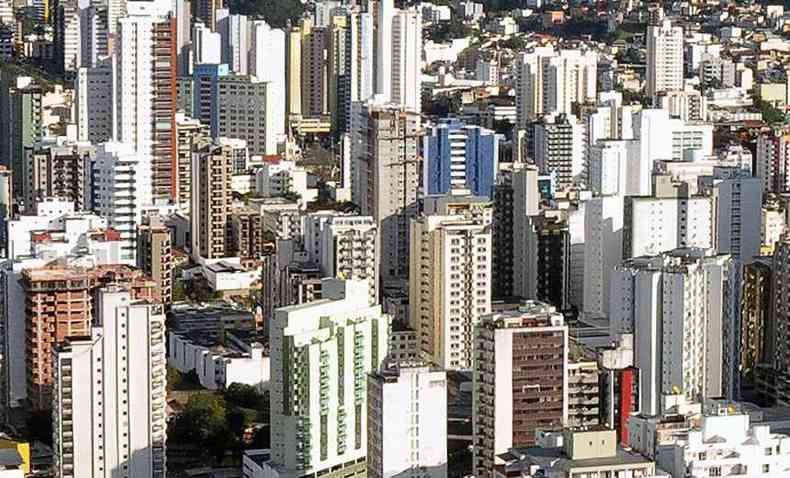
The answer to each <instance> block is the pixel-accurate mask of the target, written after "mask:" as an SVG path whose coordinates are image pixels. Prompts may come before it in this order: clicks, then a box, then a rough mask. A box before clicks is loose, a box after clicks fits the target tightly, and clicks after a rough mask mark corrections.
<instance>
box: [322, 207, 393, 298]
mask: <svg viewBox="0 0 790 478" xmlns="http://www.w3.org/2000/svg"><path fill="white" fill-rule="evenodd" d="M376 238H377V234H376V224H375V223H374V222H373V218H372V217H370V216H332V217H329V218H328V219H327V221H326V222H324V223H323V225H322V227H321V239H320V244H321V245H320V249H321V254H320V257H319V265H320V266H321V272H322V274H323V276H324V277H337V278H339V279H353V280H366V281H368V282H370V285H371V287H370V293H371V296H370V300H371V304H377V303H379V301H378V273H377V272H378V268H377V267H376V260H377V259H378V255H377V254H376Z"/></svg>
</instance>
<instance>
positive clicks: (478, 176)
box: [423, 118, 500, 197]
mask: <svg viewBox="0 0 790 478" xmlns="http://www.w3.org/2000/svg"><path fill="white" fill-rule="evenodd" d="M499 141H500V136H499V135H497V134H496V133H494V132H493V131H491V130H489V129H485V128H481V127H479V126H467V125H465V124H464V123H463V122H461V121H460V120H458V119H455V118H448V119H444V120H441V121H440V122H439V123H438V124H435V125H433V126H429V127H428V131H427V132H426V135H425V136H424V138H423V190H424V192H425V194H446V193H448V192H450V190H451V189H458V188H464V189H469V190H471V191H472V194H474V195H475V196H485V197H492V193H493V188H494V183H495V181H496V171H497V163H498V155H499Z"/></svg>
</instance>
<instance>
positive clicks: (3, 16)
mask: <svg viewBox="0 0 790 478" xmlns="http://www.w3.org/2000/svg"><path fill="white" fill-rule="evenodd" d="M15 21H16V19H15V17H14V7H13V2H12V1H11V0H0V23H2V24H5V25H13V24H14V22H15Z"/></svg>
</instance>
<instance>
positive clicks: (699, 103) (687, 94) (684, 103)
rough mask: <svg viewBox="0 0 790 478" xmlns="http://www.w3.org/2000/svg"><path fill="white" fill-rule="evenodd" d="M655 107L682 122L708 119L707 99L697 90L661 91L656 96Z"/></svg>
mask: <svg viewBox="0 0 790 478" xmlns="http://www.w3.org/2000/svg"><path fill="white" fill-rule="evenodd" d="M656 107H658V108H661V109H662V110H667V111H669V115H670V116H671V117H673V118H678V119H681V120H683V121H706V120H707V119H708V98H707V97H706V96H702V93H700V92H699V91H697V90H690V91H689V90H683V91H677V90H675V91H663V92H661V93H659V94H658V97H657V99H656Z"/></svg>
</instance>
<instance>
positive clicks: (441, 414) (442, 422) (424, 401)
mask: <svg viewBox="0 0 790 478" xmlns="http://www.w3.org/2000/svg"><path fill="white" fill-rule="evenodd" d="M367 390H368V470H367V473H368V476H369V477H371V478H394V477H399V478H418V477H420V478H446V477H447V465H448V462H447V375H446V373H445V372H444V371H443V370H435V369H432V368H431V367H427V366H421V365H416V364H415V365H412V364H400V365H398V364H393V365H391V366H389V367H387V366H385V367H383V368H382V369H381V370H379V371H374V372H372V373H371V374H370V375H369V376H368V384H367Z"/></svg>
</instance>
